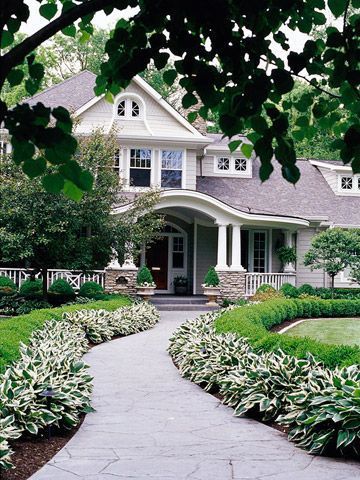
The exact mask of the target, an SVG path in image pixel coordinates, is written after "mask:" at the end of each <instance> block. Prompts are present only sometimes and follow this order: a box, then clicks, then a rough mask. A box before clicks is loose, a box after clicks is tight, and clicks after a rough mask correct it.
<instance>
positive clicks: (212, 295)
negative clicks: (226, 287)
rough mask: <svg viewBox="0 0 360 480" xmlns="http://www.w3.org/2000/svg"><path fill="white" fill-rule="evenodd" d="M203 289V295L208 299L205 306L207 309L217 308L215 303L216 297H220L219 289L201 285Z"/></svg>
mask: <svg viewBox="0 0 360 480" xmlns="http://www.w3.org/2000/svg"><path fill="white" fill-rule="evenodd" d="M203 289H204V295H206V296H207V297H208V302H207V304H206V305H207V306H208V307H217V306H218V304H217V302H216V300H217V297H218V296H219V295H220V288H219V287H205V285H203Z"/></svg>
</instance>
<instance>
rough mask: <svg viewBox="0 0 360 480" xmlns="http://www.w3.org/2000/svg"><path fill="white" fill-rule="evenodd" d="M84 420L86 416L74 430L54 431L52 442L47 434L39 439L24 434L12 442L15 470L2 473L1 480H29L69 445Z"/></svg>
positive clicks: (12, 459)
mask: <svg viewBox="0 0 360 480" xmlns="http://www.w3.org/2000/svg"><path fill="white" fill-rule="evenodd" d="M84 418H85V415H84V416H82V418H81V420H80V423H79V425H78V426H77V427H75V428H73V429H72V430H59V429H58V430H56V429H54V431H53V432H51V438H50V440H49V439H48V438H47V435H46V434H44V435H42V436H39V437H31V436H30V435H25V434H24V435H22V436H21V437H20V438H19V439H18V440H15V441H13V442H11V447H12V449H13V451H14V453H13V455H12V456H11V461H12V462H13V464H14V466H15V468H14V469H12V470H7V471H0V478H1V480H27V479H28V478H29V477H31V475H33V474H34V473H35V472H37V471H38V470H39V469H40V468H41V467H42V466H43V465H45V463H47V462H48V461H49V460H51V459H52V457H53V456H54V455H55V454H56V453H57V452H58V451H59V450H61V449H62V448H63V447H64V446H65V445H66V444H67V442H68V441H69V440H70V438H71V437H72V436H73V435H74V434H75V433H76V432H77V430H78V429H79V427H80V425H81V424H82V422H83V420H84ZM49 480H50V479H49Z"/></svg>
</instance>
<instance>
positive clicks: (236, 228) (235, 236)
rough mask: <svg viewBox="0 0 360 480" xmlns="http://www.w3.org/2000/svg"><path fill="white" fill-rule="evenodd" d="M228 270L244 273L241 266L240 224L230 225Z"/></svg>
mask: <svg viewBox="0 0 360 480" xmlns="http://www.w3.org/2000/svg"><path fill="white" fill-rule="evenodd" d="M230 270H234V271H239V272H244V271H245V268H244V267H243V266H242V265H241V224H240V223H239V224H236V223H235V224H234V223H233V224H232V247H231V265H230Z"/></svg>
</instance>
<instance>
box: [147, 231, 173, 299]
mask: <svg viewBox="0 0 360 480" xmlns="http://www.w3.org/2000/svg"><path fill="white" fill-rule="evenodd" d="M168 259H169V237H165V236H164V237H162V238H160V239H159V240H156V241H155V242H154V243H153V244H152V245H151V246H150V248H149V249H148V250H147V251H146V265H147V267H148V268H149V269H150V271H151V273H152V276H153V278H154V282H155V283H156V288H157V289H158V290H167V289H168Z"/></svg>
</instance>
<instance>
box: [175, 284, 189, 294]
mask: <svg viewBox="0 0 360 480" xmlns="http://www.w3.org/2000/svg"><path fill="white" fill-rule="evenodd" d="M186 294H187V286H185V285H184V286H182V285H178V286H176V287H175V295H186Z"/></svg>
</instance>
